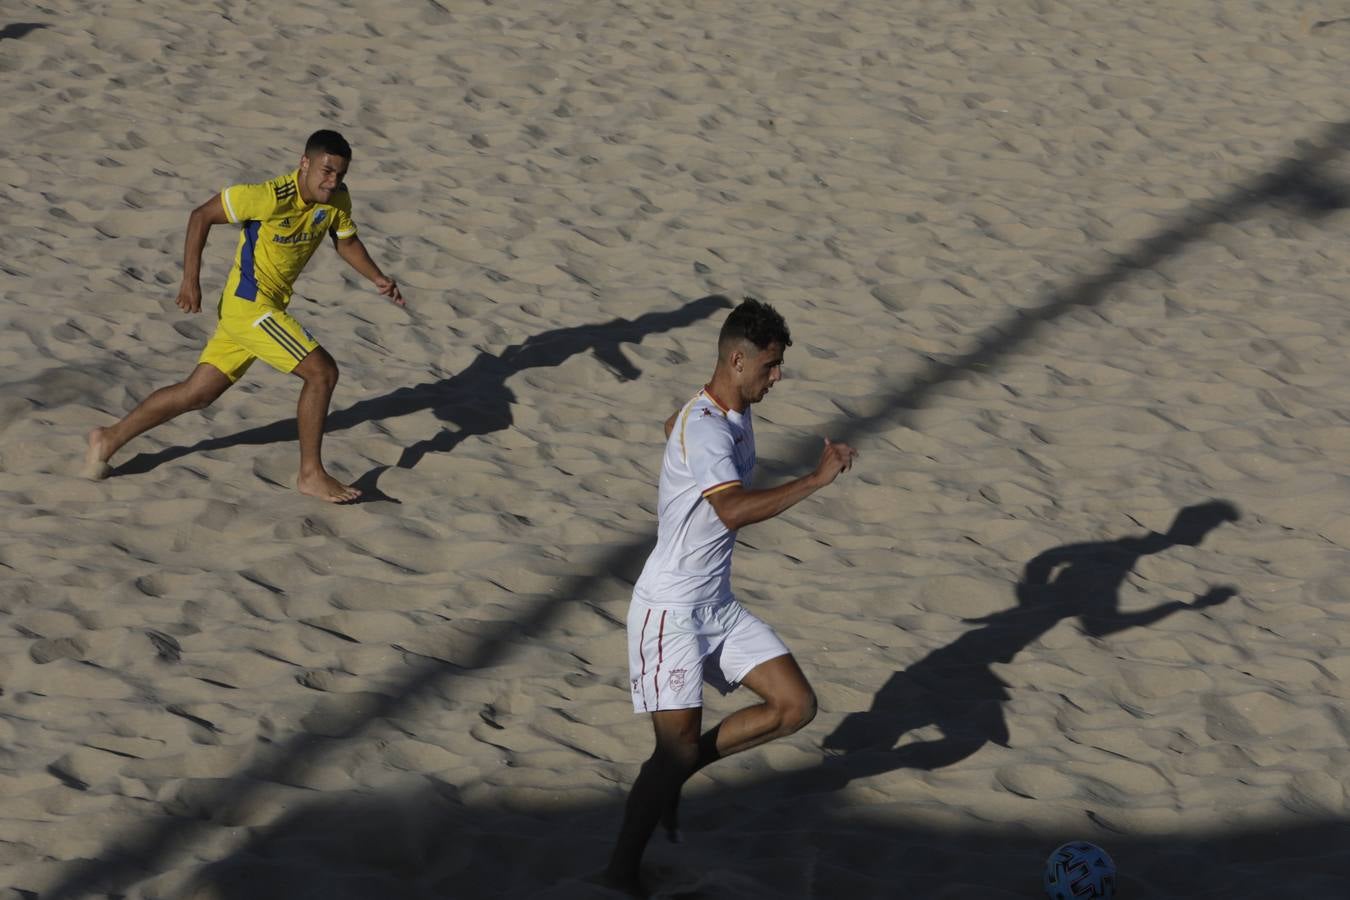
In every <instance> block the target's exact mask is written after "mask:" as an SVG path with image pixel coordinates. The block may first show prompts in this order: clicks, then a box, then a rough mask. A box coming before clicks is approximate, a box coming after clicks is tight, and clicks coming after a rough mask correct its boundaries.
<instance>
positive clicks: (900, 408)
mask: <svg viewBox="0 0 1350 900" xmlns="http://www.w3.org/2000/svg"><path fill="white" fill-rule="evenodd" d="M1347 145H1350V120H1347V121H1346V122H1341V123H1338V124H1336V125H1333V126H1331V127H1329V128H1328V129H1327V130H1326V131H1325V132H1324V133H1323V134H1322V136H1321V138H1320V139H1319V140H1318V141H1317V142H1315V145H1313V146H1310V147H1309V148H1308V149H1305V150H1304V152H1303V153H1301V154H1300V155H1299V156H1296V157H1293V158H1291V159H1288V160H1286V161H1285V162H1283V163H1281V164H1280V165H1278V166H1276V167H1275V168H1274V169H1272V170H1271V171H1269V172H1267V173H1265V174H1263V175H1261V176H1259V177H1257V178H1255V179H1253V180H1251V181H1249V182H1246V183H1243V184H1240V185H1238V186H1236V187H1234V188H1233V189H1231V190H1230V191H1229V192H1228V193H1227V194H1226V195H1225V196H1224V197H1223V198H1221V199H1219V200H1217V201H1214V202H1211V203H1205V204H1197V206H1196V208H1195V209H1194V210H1193V211H1192V212H1191V213H1190V214H1188V215H1185V216H1183V217H1182V218H1181V219H1180V221H1178V222H1177V223H1176V224H1175V225H1173V226H1171V227H1169V228H1167V229H1165V230H1163V231H1161V232H1159V233H1158V234H1156V235H1154V236H1153V237H1150V238H1148V239H1147V240H1145V241H1143V242H1142V243H1141V244H1140V245H1139V246H1138V247H1137V248H1135V249H1134V250H1133V251H1132V252H1131V253H1128V254H1126V255H1125V256H1123V257H1121V258H1119V259H1117V260H1116V261H1115V262H1114V263H1113V264H1112V265H1110V266H1109V267H1107V268H1106V269H1105V270H1103V271H1102V272H1101V273H1100V274H1098V275H1095V276H1093V277H1091V278H1088V279H1086V280H1084V281H1082V282H1080V283H1078V284H1075V285H1072V286H1070V287H1067V288H1064V289H1061V290H1058V291H1055V292H1053V293H1052V294H1051V295H1050V299H1049V300H1048V301H1047V302H1046V303H1045V304H1043V305H1042V306H1040V307H1037V308H1036V309H1033V310H1029V311H1025V312H1022V313H1020V314H1019V315H1018V316H1017V317H1016V318H1014V319H1013V320H1012V321H1010V322H1008V323H1006V324H1005V325H1004V326H1002V327H997V328H993V329H990V330H989V331H987V332H986V333H985V334H984V335H983V336H981V338H980V340H979V343H978V345H977V346H976V347H975V349H973V350H971V351H970V352H969V353H966V354H963V355H961V356H959V357H957V358H956V359H954V360H952V361H950V362H942V361H938V360H932V361H930V363H929V365H928V367H927V369H926V370H925V371H924V372H922V373H920V374H919V375H918V376H916V377H915V378H914V380H913V381H912V383H910V384H907V385H898V386H896V387H895V388H893V389H892V390H890V391H889V392H887V393H886V394H885V395H884V397H883V398H882V402H881V403H880V404H879V408H878V409H877V411H876V412H873V413H870V414H868V415H864V416H856V417H852V418H846V419H844V420H842V421H836V422H834V423H831V424H830V426H829V427H828V428H827V429H826V431H827V432H828V433H830V434H832V435H834V436H837V437H838V439H839V440H845V441H855V440H856V439H857V437H858V436H861V435H865V434H868V433H870V432H873V431H876V430H878V429H879V428H880V427H882V426H883V425H885V424H886V423H888V422H890V421H892V420H899V421H904V420H905V419H906V418H907V415H908V413H909V412H912V411H913V410H914V409H917V408H919V407H920V406H921V405H922V404H923V403H924V402H925V401H926V400H928V399H929V397H930V396H931V394H932V392H933V390H934V389H935V388H937V387H939V386H941V385H942V384H943V383H945V382H947V381H950V380H951V379H953V378H955V377H957V376H958V375H959V374H960V373H961V372H963V371H966V370H968V369H973V368H980V367H984V366H987V365H989V364H990V363H993V362H995V361H997V360H998V359H1000V358H1002V357H1004V356H1007V355H1009V354H1011V353H1013V352H1015V351H1016V350H1017V349H1018V348H1020V347H1021V346H1023V345H1024V344H1026V343H1027V341H1029V340H1030V339H1031V337H1032V336H1034V334H1035V333H1036V332H1037V331H1038V330H1039V329H1040V328H1041V327H1042V326H1044V325H1046V324H1048V323H1050V322H1053V321H1054V320H1055V319H1057V318H1058V317H1059V316H1061V315H1063V314H1064V313H1066V312H1068V311H1070V310H1072V309H1075V308H1079V307H1085V306H1094V305H1097V304H1099V303H1101V302H1102V300H1103V299H1104V298H1105V296H1106V292H1107V290H1108V288H1110V287H1112V286H1113V285H1116V284H1119V283H1121V282H1123V281H1125V280H1126V279H1128V278H1129V277H1130V276H1131V275H1133V274H1134V273H1135V272H1138V271H1143V270H1146V269H1148V268H1151V267H1154V266H1156V265H1157V264H1158V263H1160V262H1161V261H1163V260H1165V259H1167V258H1169V257H1172V256H1175V255H1177V254H1179V253H1180V252H1181V251H1182V250H1183V249H1184V248H1186V247H1187V246H1188V245H1190V244H1192V243H1194V242H1196V241H1197V240H1199V239H1201V238H1203V237H1204V235H1205V234H1207V233H1208V232H1209V231H1210V229H1212V228H1213V227H1214V226H1216V225H1219V224H1222V223H1225V222H1233V221H1236V220H1238V219H1240V218H1241V217H1243V216H1245V215H1248V214H1250V213H1252V212H1254V211H1256V210H1257V209H1259V208H1261V207H1264V206H1274V207H1276V208H1287V209H1289V210H1290V211H1291V212H1293V213H1295V214H1297V215H1301V216H1303V217H1305V218H1309V219H1313V220H1316V219H1319V218H1321V217H1323V216H1325V215H1326V214H1328V213H1330V212H1332V211H1334V210H1337V209H1341V208H1345V207H1346V206H1350V191H1346V190H1345V189H1343V188H1342V187H1341V186H1340V185H1338V184H1336V183H1335V182H1334V181H1332V180H1330V179H1329V178H1328V176H1327V175H1326V174H1325V173H1323V172H1320V171H1318V170H1319V168H1320V167H1321V166H1323V165H1324V164H1325V163H1327V162H1330V161H1331V160H1333V159H1335V158H1336V157H1338V156H1339V155H1340V154H1341V153H1342V152H1344V150H1345V149H1346V147H1347ZM818 451H819V448H818V445H816V444H815V442H814V441H810V442H806V441H796V442H793V449H792V452H791V454H790V456H789V459H790V460H791V462H790V463H789V464H791V465H795V466H797V467H807V466H810V465H811V464H813V463H814V461H815V458H816V456H817V454H818ZM653 543H654V537H653V536H652V535H651V534H650V533H649V534H648V535H645V536H643V537H642V538H639V539H637V540H634V541H631V542H629V543H626V544H622V545H619V546H616V547H613V548H611V549H609V550H608V551H607V552H606V553H605V554H604V555H603V556H602V557H601V558H600V559H599V560H597V563H596V566H595V568H593V569H592V570H591V574H588V575H580V576H575V577H573V578H570V579H568V580H567V581H566V582H564V583H563V584H562V585H560V587H559V589H558V590H557V591H556V592H554V593H553V594H552V595H550V596H549V597H548V598H546V599H543V600H537V601H535V603H534V604H533V605H532V606H531V607H530V608H529V609H528V610H524V611H523V614H522V615H520V616H517V617H515V618H513V619H512V620H511V621H510V622H506V623H503V624H501V625H500V626H498V627H497V628H496V630H495V633H493V634H489V635H487V636H485V637H484V639H483V640H482V641H481V643H479V645H478V647H477V649H476V651H475V652H474V653H472V654H470V655H469V656H468V657H467V658H466V659H463V660H459V661H456V660H428V661H427V663H426V665H425V666H424V667H423V668H422V670H421V671H420V672H418V673H417V674H415V675H414V676H413V677H411V678H409V679H408V681H407V682H406V683H405V684H404V685H403V686H402V688H401V689H399V691H398V693H397V694H392V695H384V696H383V698H382V700H381V701H380V702H379V703H378V704H376V705H375V707H374V708H368V709H366V710H364V711H363V712H362V713H361V714H359V715H355V716H353V717H352V719H351V720H350V721H349V722H347V723H345V724H343V725H342V726H341V727H337V728H331V729H328V730H327V735H326V736H318V735H313V734H298V735H296V736H294V737H292V738H290V739H289V740H287V741H285V742H284V743H282V744H281V745H279V746H278V748H277V749H276V750H275V751H274V752H272V753H270V754H267V755H266V757H265V758H263V759H261V760H260V761H259V762H257V763H255V764H254V765H252V766H250V767H249V768H248V769H247V770H246V771H244V772H241V773H240V774H239V775H237V776H235V777H234V778H231V779H225V784H224V785H223V786H221V787H218V788H217V789H216V790H215V791H214V796H213V797H211V798H209V799H206V800H204V801H203V802H202V804H201V805H203V806H205V807H206V808H210V809H213V810H218V811H219V812H218V813H217V815H216V818H218V819H220V820H225V821H229V820H231V819H233V818H235V811H237V810H239V809H240V808H241V807H242V806H243V804H245V803H248V802H250V801H251V800H252V799H253V796H254V794H255V792H256V791H257V790H258V786H259V785H263V784H265V783H267V782H280V783H288V782H290V781H292V780H293V776H294V775H295V774H296V773H299V772H300V771H302V769H303V768H304V767H305V766H308V765H309V764H310V762H311V759H310V758H311V757H316V756H318V755H319V754H321V753H323V752H324V751H325V750H327V749H329V748H331V747H334V746H336V745H338V744H341V743H342V742H343V741H344V740H346V739H348V738H350V737H353V736H355V735H357V734H359V733H360V732H361V731H363V730H364V729H365V728H366V727H367V726H368V725H370V724H371V723H372V722H374V721H376V720H379V719H385V718H392V717H395V716H397V715H399V714H400V712H401V711H402V710H403V709H404V708H406V707H407V706H408V705H409V704H410V702H411V700H412V699H413V698H414V697H416V696H419V695H420V694H421V693H422V692H423V691H426V690H427V689H428V688H429V687H430V686H431V685H433V684H435V683H437V682H439V681H441V680H442V679H445V678H448V677H451V676H453V675H454V674H456V673H458V672H462V671H468V670H474V669H482V668H487V667H489V666H492V665H495V664H497V663H499V662H501V661H502V660H504V659H505V658H506V656H507V654H508V652H509V650H510V647H511V644H512V643H513V642H514V641H515V640H518V639H520V638H521V637H522V636H528V635H531V634H535V633H539V632H543V631H546V630H547V629H548V628H549V627H550V626H551V625H552V624H553V622H554V620H555V619H556V618H557V617H558V616H559V615H560V614H561V612H562V609H563V607H564V604H565V603H566V602H568V601H569V600H570V599H571V598H584V597H587V596H590V595H591V594H593V593H595V592H596V591H598V589H599V588H600V587H601V586H602V584H603V582H604V581H606V580H607V579H609V578H611V577H613V573H617V572H623V571H626V570H627V568H628V566H629V565H630V564H631V563H632V561H633V560H634V559H640V558H642V557H645V555H646V553H647V552H649V550H650V547H651V546H652V544H653ZM583 602H584V601H583ZM202 824H203V823H202V822H200V821H198V820H190V819H180V818H173V819H169V820H167V821H163V822H160V823H154V824H151V825H149V826H147V827H146V828H144V829H141V831H140V833H137V834H133V835H129V836H128V837H127V838H126V839H125V840H123V841H119V842H118V844H119V846H115V847H113V848H110V849H109V851H108V852H107V853H106V854H105V855H104V856H103V857H102V858H100V859H96V860H90V861H88V862H87V864H85V865H82V866H79V867H77V868H76V869H75V871H73V873H72V874H71V875H70V876H68V877H67V878H65V879H64V880H62V881H60V882H58V883H57V884H56V885H54V886H53V888H52V889H51V890H50V891H49V892H44V898H43V900H68V898H75V897H80V896H83V895H84V894H87V893H89V892H90V891H91V890H94V889H96V888H101V889H103V890H105V891H107V890H118V889H121V888H122V887H124V886H125V885H126V884H127V883H129V882H131V881H132V880H134V879H136V878H137V877H138V876H139V875H141V874H148V873H144V872H143V871H142V865H143V864H144V863H148V862H149V861H150V860H153V859H156V858H159V857H160V856H162V855H164V854H167V853H171V852H173V851H174V850H176V849H179V847H180V846H184V845H186V844H187V843H189V842H190V841H192V840H193V839H194V838H195V836H196V833H197V831H198V830H199V829H200V827H201V825H202Z"/></svg>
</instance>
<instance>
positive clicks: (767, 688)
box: [661, 654, 816, 843]
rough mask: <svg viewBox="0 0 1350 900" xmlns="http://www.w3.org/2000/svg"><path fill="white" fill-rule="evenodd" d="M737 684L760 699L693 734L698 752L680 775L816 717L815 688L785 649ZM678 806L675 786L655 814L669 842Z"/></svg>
mask: <svg viewBox="0 0 1350 900" xmlns="http://www.w3.org/2000/svg"><path fill="white" fill-rule="evenodd" d="M741 684H743V685H745V686H746V687H748V688H750V690H752V691H754V692H755V693H756V694H758V695H759V696H760V697H761V698H763V700H764V702H763V703H757V704H755V705H754V706H747V707H746V708H745V709H740V710H737V711H736V712H734V713H732V714H731V715H729V716H727V717H726V718H725V719H723V720H722V721H721V722H719V723H717V724H716V725H714V726H713V727H712V728H710V729H708V730H707V731H706V732H704V733H703V735H701V736H700V737H699V739H698V755H697V756H696V757H695V759H694V766H693V769H692V770H691V771H690V772H689V775H688V776H686V777H685V780H686V781H688V780H689V777H691V776H693V774H694V773H695V772H697V771H698V770H699V769H702V768H703V767H704V766H706V765H707V764H708V763H710V762H714V761H715V760H719V759H721V758H722V757H724V756H730V755H732V754H733V753H740V752H741V751H743V750H749V749H751V748H753V747H758V746H759V745H760V744H767V743H768V742H769V741H772V740H776V739H777V738H780V737H786V736H787V735H790V734H793V733H795V732H797V731H799V730H801V729H802V728H805V727H806V726H807V725H808V724H810V722H811V720H812V719H814V718H815V717H816V695H815V692H814V691H812V690H811V685H810V684H809V683H808V682H807V680H806V676H805V675H804V674H803V673H802V670H801V667H800V666H798V665H797V660H796V659H795V658H794V657H793V656H792V655H791V654H786V655H783V656H779V657H775V658H774V659H771V660H768V661H767V662H763V663H760V664H759V665H757V666H755V667H754V668H753V669H751V670H750V673H749V674H748V675H746V676H745V678H744V679H743V680H742V681H741ZM681 787H683V783H681ZM679 806H680V792H679V790H676V791H675V793H674V795H673V796H671V797H670V798H669V800H668V802H667V804H666V808H665V810H664V811H663V812H662V814H661V826H662V828H663V829H664V830H665V832H666V837H667V838H669V839H670V840H671V842H673V843H679V842H680V820H679Z"/></svg>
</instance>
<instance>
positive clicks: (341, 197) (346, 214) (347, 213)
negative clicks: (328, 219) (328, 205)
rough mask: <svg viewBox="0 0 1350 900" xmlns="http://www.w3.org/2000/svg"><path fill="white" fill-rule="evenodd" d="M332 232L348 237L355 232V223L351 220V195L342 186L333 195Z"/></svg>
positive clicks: (338, 235)
mask: <svg viewBox="0 0 1350 900" xmlns="http://www.w3.org/2000/svg"><path fill="white" fill-rule="evenodd" d="M333 207H334V210H335V212H334V214H333V225H332V230H333V234H334V235H336V236H337V237H339V238H349V237H353V236H354V235H355V234H356V223H355V222H353V221H352V195H351V194H349V193H347V188H346V187H343V188H342V189H341V190H339V191H337V192H336V193H335V194H334V195H333Z"/></svg>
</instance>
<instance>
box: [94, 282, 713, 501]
mask: <svg viewBox="0 0 1350 900" xmlns="http://www.w3.org/2000/svg"><path fill="white" fill-rule="evenodd" d="M730 306H731V301H730V300H729V299H727V298H726V297H724V296H722V295H720V294H711V295H709V296H706V297H700V298H699V299H697V300H691V301H689V302H688V303H685V304H684V305H683V306H681V307H679V308H677V309H673V310H659V311H656V312H649V313H643V314H642V315H640V316H638V317H637V318H636V319H631V320H630V319H611V320H610V321H608V322H602V323H599V324H594V325H577V326H572V327H568V328H555V329H552V330H550V331H545V332H542V333H540V334H536V335H532V336H531V337H530V338H528V339H527V340H526V341H524V342H523V343H520V344H512V345H511V346H509V347H507V348H505V349H504V350H502V351H501V353H488V352H487V351H482V352H480V353H479V354H478V356H476V357H475V358H474V360H473V362H471V363H470V364H469V365H468V366H466V367H465V368H464V369H463V371H461V372H458V373H456V374H455V375H452V376H450V377H448V378H442V379H439V380H437V381H428V382H424V383H422V384H419V385H415V386H413V387H404V388H399V389H398V390H395V391H391V392H390V393H388V394H385V395H383V396H380V397H372V398H369V399H366V400H360V401H358V402H356V403H354V404H352V405H351V406H348V407H346V408H345V409H341V410H336V411H334V412H332V413H330V414H329V416H328V421H327V423H326V425H325V428H324V431H325V433H332V432H335V431H343V430H345V429H348V428H353V427H355V426H357V425H360V424H362V423H364V422H375V421H380V420H383V419H391V418H396V417H398V416H406V415H411V414H413V413H417V412H423V411H425V410H431V411H432V412H433V413H434V414H435V415H436V417H437V418H438V419H441V420H443V421H449V422H453V423H455V424H456V425H457V426H458V430H456V431H454V432H444V433H443V434H442V435H438V436H436V437H433V438H429V439H427V440H425V441H419V442H418V443H417V444H415V445H413V446H412V447H409V448H407V449H405V450H404V452H403V454H402V455H401V457H400V458H399V461H398V463H397V464H396V465H398V466H400V467H402V468H409V469H410V468H412V467H413V466H414V465H416V463H417V462H418V461H419V460H421V458H422V457H423V456H424V455H426V453H428V452H445V451H447V450H449V449H451V448H452V447H453V446H455V445H456V444H457V443H459V441H461V440H463V439H464V438H466V437H469V436H471V435H483V434H490V433H492V432H494V431H500V430H502V429H505V428H509V427H510V426H511V424H512V423H513V421H514V420H513V419H512V416H511V407H512V404H514V403H515V400H516V397H515V394H514V393H513V392H512V391H511V389H510V388H509V387H507V384H506V383H507V380H508V379H510V378H511V377H512V376H513V375H517V374H519V373H520V372H523V371H525V370H526V369H536V368H552V367H555V366H560V365H562V364H563V363H564V362H566V361H567V360H568V359H569V358H571V357H572V356H575V355H578V354H581V353H585V352H587V351H589V352H591V353H593V354H594V355H595V356H596V358H597V359H599V360H600V362H601V363H602V364H604V365H605V366H606V368H608V369H609V370H610V371H611V372H613V373H614V374H615V376H616V377H617V378H619V379H620V380H621V381H628V380H631V379H634V378H637V377H639V376H640V375H641V374H642V373H641V371H640V370H639V369H638V368H637V366H635V365H634V364H633V363H632V362H631V361H630V360H629V359H628V358H627V357H626V356H625V355H624V353H623V347H622V345H623V344H637V343H641V342H642V340H643V339H644V338H646V337H649V336H651V335H653V334H659V333H662V332H667V331H674V330H675V329H677V328H684V327H687V326H689V325H692V324H694V323H695V322H698V321H701V320H703V319H706V318H709V317H710V316H712V315H713V314H714V313H716V312H717V311H718V310H720V309H727V308H729V307H730ZM296 435H297V428H296V421H295V419H294V418H290V419H283V420H281V421H277V422H272V423H270V424H267V425H260V426H258V427H256V428H249V429H246V430H244V431H240V432H236V433H235V434H231V435H225V436H223V437H217V438H207V439H205V440H201V441H198V442H197V443H195V444H193V445H191V446H186V447H166V448H164V449H163V450H158V451H156V452H154V453H138V454H137V455H136V456H134V457H132V458H131V459H130V460H128V461H127V462H125V463H123V464H122V465H120V466H118V467H116V468H115V469H114V470H113V473H112V474H113V475H133V474H141V473H144V472H148V471H150V470H151V469H154V468H156V467H157V466H161V465H163V464H165V463H167V462H171V461H173V460H175V459H178V458H180V457H183V456H187V455H188V454H191V453H199V452H204V451H209V450H222V449H225V448H227V447H237V446H240V445H260V444H272V443H276V442H279V441H292V440H295V439H296ZM377 471H378V470H377ZM371 477H372V476H371V475H367V476H364V479H363V480H371Z"/></svg>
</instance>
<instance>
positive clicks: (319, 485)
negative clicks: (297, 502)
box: [295, 469, 361, 503]
mask: <svg viewBox="0 0 1350 900" xmlns="http://www.w3.org/2000/svg"><path fill="white" fill-rule="evenodd" d="M295 488H296V490H298V491H299V492H300V493H302V494H308V495H309V496H311V497H318V498H319V499H320V500H327V501H328V502H329V503H350V502H351V501H353V500H355V499H356V498H357V497H360V496H361V492H360V491H359V490H357V489H356V488H354V487H352V486H351V485H350V484H343V483H342V482H340V481H338V480H337V479H336V478H334V477H333V476H332V475H329V474H328V473H327V472H325V471H323V470H322V469H320V470H319V471H318V472H317V473H315V474H313V475H303V474H302V475H301V476H300V477H299V478H298V479H296V482H295Z"/></svg>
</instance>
